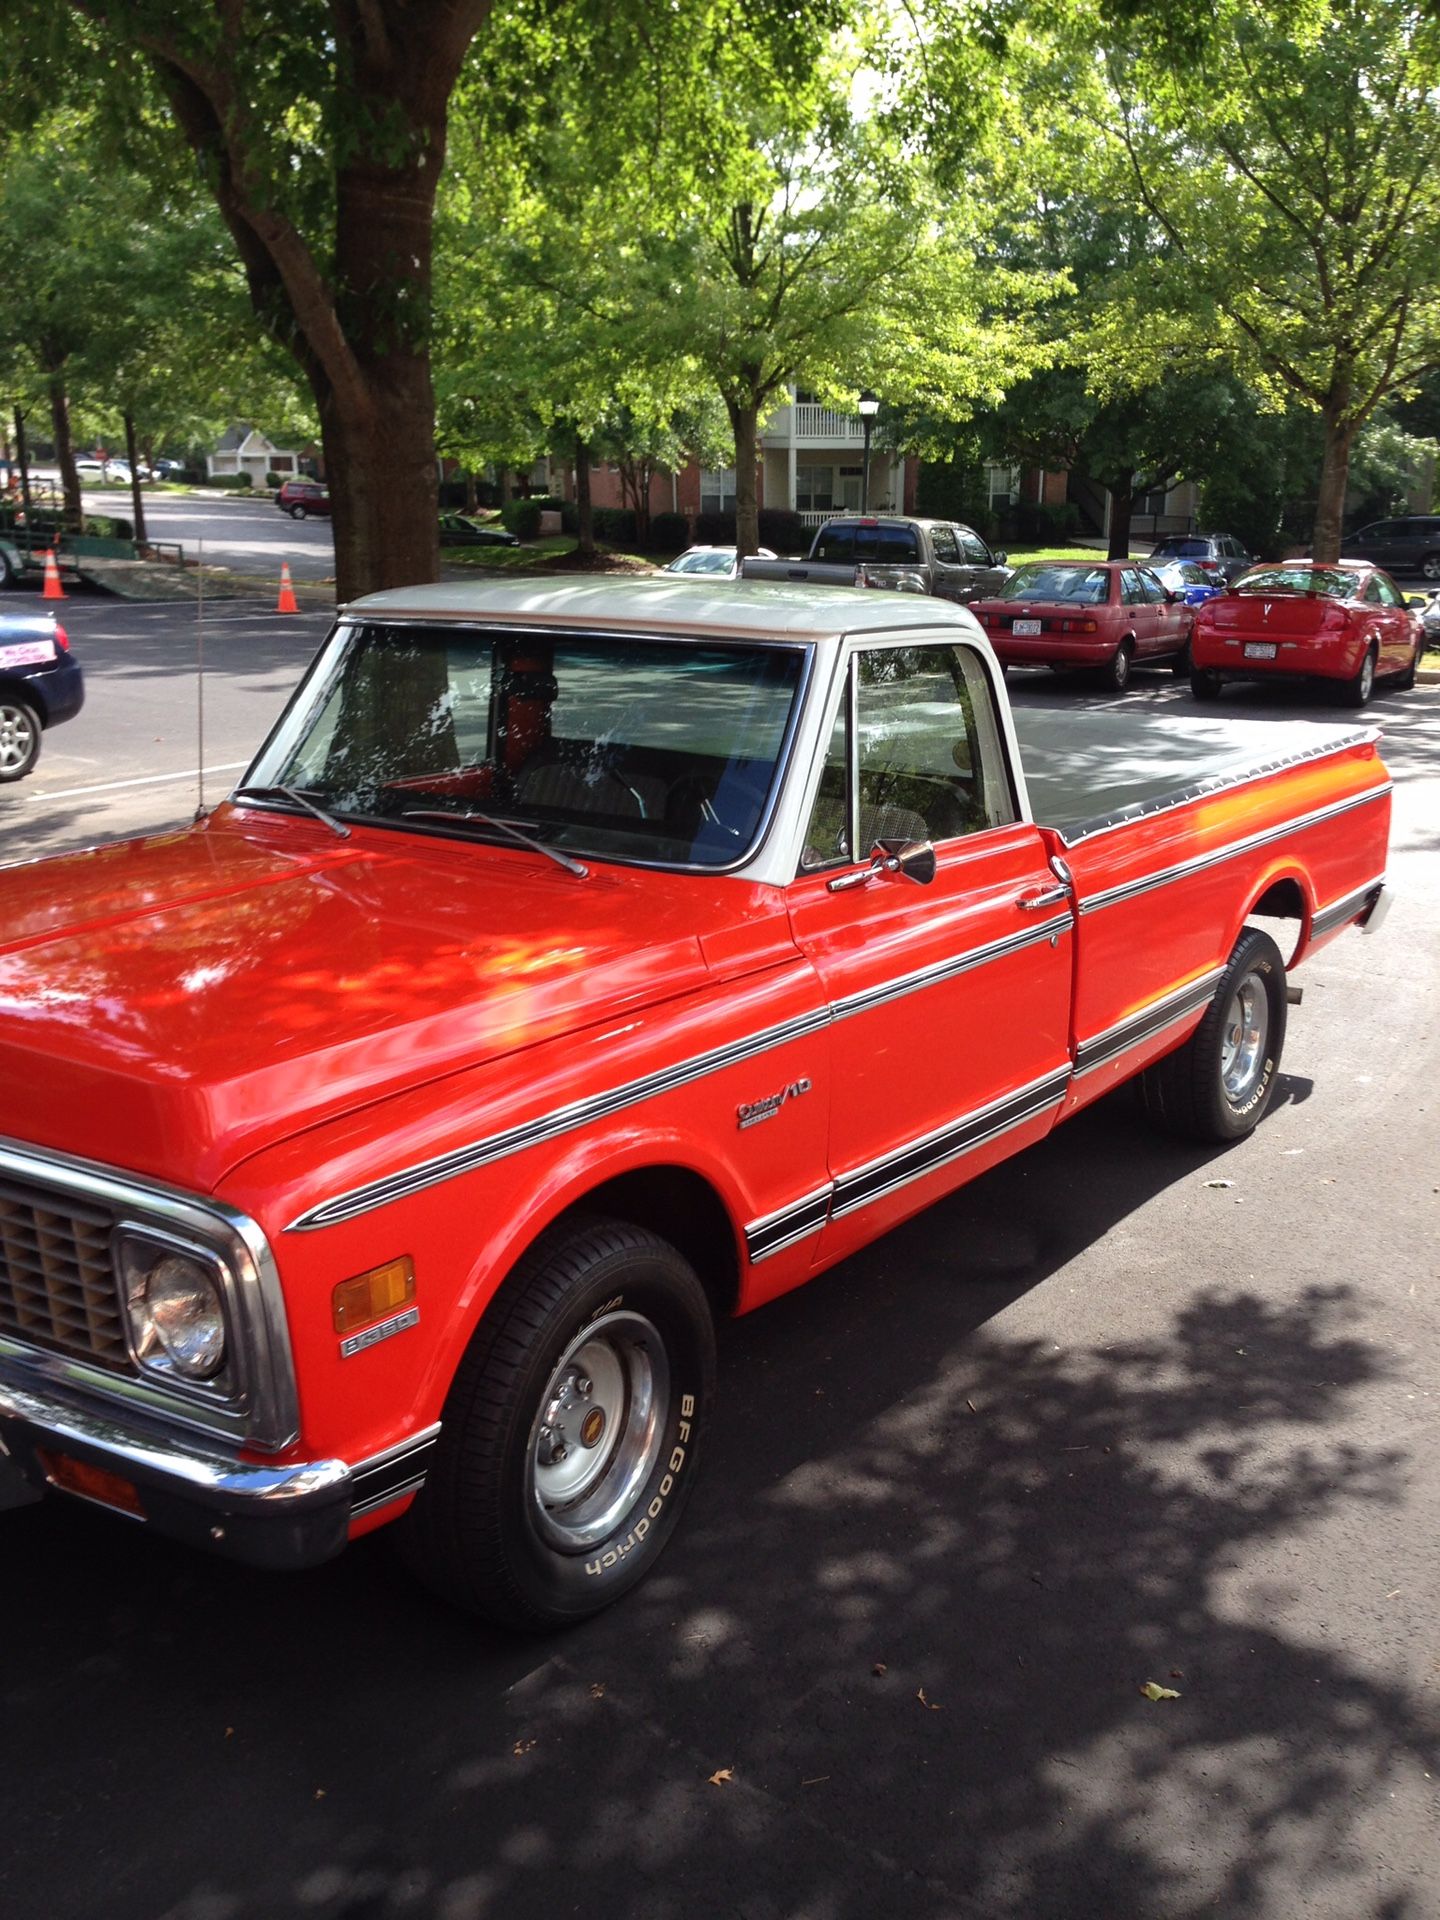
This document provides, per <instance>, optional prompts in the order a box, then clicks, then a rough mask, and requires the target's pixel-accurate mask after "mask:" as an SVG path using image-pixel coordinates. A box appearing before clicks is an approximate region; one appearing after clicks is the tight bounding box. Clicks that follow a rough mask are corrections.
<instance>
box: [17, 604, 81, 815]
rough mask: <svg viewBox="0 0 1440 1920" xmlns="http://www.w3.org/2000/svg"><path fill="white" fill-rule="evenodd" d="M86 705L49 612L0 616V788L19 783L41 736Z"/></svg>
mask: <svg viewBox="0 0 1440 1920" xmlns="http://www.w3.org/2000/svg"><path fill="white" fill-rule="evenodd" d="M84 704H85V679H84V675H83V674H82V673H81V671H80V662H79V661H78V660H77V659H76V658H75V656H74V654H73V653H72V652H71V651H70V642H69V640H68V638H67V637H66V633H65V629H64V627H62V626H61V624H60V622H59V621H58V620H57V619H56V618H55V616H54V615H53V614H50V613H0V786H3V785H4V784H5V783H6V782H8V781H11V780H23V779H24V778H25V776H26V774H27V773H29V772H30V771H31V769H32V768H33V767H34V765H35V762H36V761H37V760H38V759H39V758H40V736H41V734H42V733H44V731H45V730H46V728H47V727H53V726H55V725H56V724H57V723H58V722H59V721H61V720H69V719H71V718H72V717H73V716H74V715H75V714H77V713H79V711H80V709H81V707H83V706H84Z"/></svg>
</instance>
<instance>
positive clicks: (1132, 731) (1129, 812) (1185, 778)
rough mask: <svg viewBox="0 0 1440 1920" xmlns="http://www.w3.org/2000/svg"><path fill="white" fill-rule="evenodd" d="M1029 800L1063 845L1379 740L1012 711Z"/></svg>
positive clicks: (1359, 730)
mask: <svg viewBox="0 0 1440 1920" xmlns="http://www.w3.org/2000/svg"><path fill="white" fill-rule="evenodd" d="M1013 713H1014V719H1015V732H1016V735H1017V737H1018V739H1019V742H1020V755H1021V764H1022V765H1023V766H1024V768H1025V780H1026V785H1027V786H1028V787H1029V790H1030V805H1031V807H1032V809H1033V811H1034V815H1035V818H1036V820H1037V821H1039V822H1040V824H1041V825H1042V826H1047V827H1051V828H1053V829H1054V830H1055V832H1057V833H1058V834H1059V835H1060V837H1061V838H1062V839H1063V840H1064V841H1065V843H1066V844H1067V845H1072V846H1073V845H1074V844H1075V842H1076V841H1078V840H1083V839H1084V838H1085V837H1086V836H1087V835H1089V834H1092V833H1097V832H1100V831H1101V830H1102V829H1105V828H1108V827H1115V826H1119V825H1121V824H1122V823H1124V822H1125V821H1128V820H1137V819H1141V818H1143V817H1144V816H1145V815H1147V814H1151V813H1158V812H1160V811H1162V810H1163V809H1165V808H1167V807H1174V806H1179V805H1181V804H1182V803H1183V802H1185V801H1187V800H1198V799H1201V798H1203V797H1204V796H1205V795H1206V794H1208V793H1216V792H1219V791H1221V790H1222V789H1224V788H1226V787H1233V786H1237V785H1239V784H1240V783H1241V782H1242V781H1244V780H1247V779H1249V778H1252V777H1258V776H1260V775H1262V774H1268V773H1276V772H1279V771H1280V770H1281V769H1282V768H1284V767H1291V766H1299V765H1300V764H1301V763H1302V762H1303V761H1306V760H1314V759H1319V758H1322V757H1323V756H1324V755H1326V754H1328V753H1334V752H1337V751H1339V750H1341V749H1343V748H1346V747H1353V746H1357V745H1360V744H1362V743H1363V742H1365V741H1368V740H1375V739H1377V738H1378V737H1379V736H1378V733H1377V731H1376V730H1375V729H1374V728H1373V727H1356V726H1334V727H1307V728H1306V729H1305V730H1304V731H1303V733H1299V734H1298V737H1297V729H1296V727H1295V726H1294V724H1293V722H1290V721H1275V720H1222V719H1208V718H1207V719H1200V718H1194V719H1192V718H1190V717H1188V716H1186V717H1183V718H1182V717H1179V716H1172V715H1169V714H1156V713H1154V712H1149V713H1144V714H1141V713H1133V714H1132V713H1084V712H1080V711H1075V712H1065V713H1057V712H1054V711H1051V710H1041V709H1038V708H1034V707H1029V708H1027V707H1017V708H1014V709H1013Z"/></svg>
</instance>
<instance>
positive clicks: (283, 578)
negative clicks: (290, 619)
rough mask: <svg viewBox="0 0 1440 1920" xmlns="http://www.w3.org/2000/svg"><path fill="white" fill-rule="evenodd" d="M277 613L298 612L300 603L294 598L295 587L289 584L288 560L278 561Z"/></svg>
mask: <svg viewBox="0 0 1440 1920" xmlns="http://www.w3.org/2000/svg"><path fill="white" fill-rule="evenodd" d="M275 611H276V612H277V613H298V612H299V611H300V604H299V602H298V601H297V600H296V598H295V589H294V587H292V586H291V584H290V562H289V561H288V560H282V561H281V562H280V598H279V601H278V602H277V603H276V607H275Z"/></svg>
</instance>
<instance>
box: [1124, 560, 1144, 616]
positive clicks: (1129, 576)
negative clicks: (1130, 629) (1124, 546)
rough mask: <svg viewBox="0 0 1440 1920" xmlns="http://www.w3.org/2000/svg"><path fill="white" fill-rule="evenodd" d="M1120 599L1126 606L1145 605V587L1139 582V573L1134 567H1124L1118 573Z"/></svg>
mask: <svg viewBox="0 0 1440 1920" xmlns="http://www.w3.org/2000/svg"><path fill="white" fill-rule="evenodd" d="M1120 599H1121V601H1122V603H1123V604H1124V605H1125V606H1127V607H1143V606H1144V605H1145V589H1144V587H1143V586H1142V585H1141V584H1140V575H1139V573H1138V572H1137V571H1136V569H1135V568H1134V567H1126V568H1125V570H1124V572H1123V573H1122V574H1121V575H1120Z"/></svg>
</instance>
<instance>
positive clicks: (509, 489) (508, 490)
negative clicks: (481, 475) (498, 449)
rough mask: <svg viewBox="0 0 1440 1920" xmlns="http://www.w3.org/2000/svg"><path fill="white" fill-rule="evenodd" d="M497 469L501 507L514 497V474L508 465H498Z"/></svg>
mask: <svg viewBox="0 0 1440 1920" xmlns="http://www.w3.org/2000/svg"><path fill="white" fill-rule="evenodd" d="M497 471H498V473H499V476H500V479H499V487H500V504H501V506H502V507H503V506H505V505H507V504H508V503H509V502H510V501H511V500H513V499H514V498H515V476H514V475H513V474H512V473H511V471H510V469H509V467H500V468H498V469H497Z"/></svg>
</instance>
